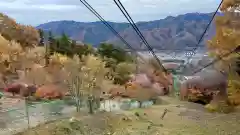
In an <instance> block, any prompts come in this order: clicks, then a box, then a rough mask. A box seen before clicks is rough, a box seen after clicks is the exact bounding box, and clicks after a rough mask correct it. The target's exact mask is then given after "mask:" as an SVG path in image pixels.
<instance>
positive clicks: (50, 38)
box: [48, 31, 57, 55]
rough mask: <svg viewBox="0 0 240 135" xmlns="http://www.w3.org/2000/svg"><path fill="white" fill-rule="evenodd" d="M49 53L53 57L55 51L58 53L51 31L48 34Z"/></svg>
mask: <svg viewBox="0 0 240 135" xmlns="http://www.w3.org/2000/svg"><path fill="white" fill-rule="evenodd" d="M48 51H49V54H50V55H53V53H54V52H55V51H57V50H56V45H55V39H54V37H53V35H52V32H51V31H49V33H48Z"/></svg>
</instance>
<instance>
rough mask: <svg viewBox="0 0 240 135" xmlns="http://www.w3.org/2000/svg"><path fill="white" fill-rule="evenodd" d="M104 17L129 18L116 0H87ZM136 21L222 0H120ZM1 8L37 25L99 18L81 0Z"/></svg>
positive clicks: (3, 3) (0, 3)
mask: <svg viewBox="0 0 240 135" xmlns="http://www.w3.org/2000/svg"><path fill="white" fill-rule="evenodd" d="M87 2H89V4H90V5H92V7H93V8H94V9H96V11H98V12H99V14H101V15H102V17H103V18H105V19H106V20H109V21H115V22H126V19H125V18H124V16H123V15H122V14H121V12H120V10H119V9H118V8H117V6H116V5H115V4H114V2H113V0H87ZM121 2H122V3H123V5H124V6H125V8H126V9H127V10H128V12H129V14H130V15H131V16H132V18H133V19H134V20H135V21H147V20H158V19H161V18H164V17H166V16H169V15H173V16H175V15H179V14H184V13H189V12H214V11H215V10H216V8H217V6H218V4H219V3H220V0H121ZM0 12H3V13H5V14H7V15H9V16H11V17H13V18H15V19H16V20H17V21H18V22H20V23H24V24H31V25H38V24H41V23H45V22H49V21H56V20H75V21H82V22H89V21H98V20H97V18H96V17H95V16H94V15H93V14H92V13H91V12H90V11H88V10H87V9H86V8H85V7H84V6H83V5H82V4H81V2H80V1H79V0H0Z"/></svg>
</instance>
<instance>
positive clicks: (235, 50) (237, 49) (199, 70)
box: [193, 46, 240, 75]
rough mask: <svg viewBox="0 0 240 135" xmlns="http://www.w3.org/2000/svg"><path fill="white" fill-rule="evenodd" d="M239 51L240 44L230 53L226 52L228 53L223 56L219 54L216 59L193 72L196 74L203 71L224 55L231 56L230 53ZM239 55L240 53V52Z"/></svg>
mask: <svg viewBox="0 0 240 135" xmlns="http://www.w3.org/2000/svg"><path fill="white" fill-rule="evenodd" d="M239 51H240V46H238V47H237V48H235V49H234V50H232V51H230V52H229V53H226V54H224V55H222V56H219V57H218V58H216V59H215V60H213V61H212V62H210V63H209V64H207V65H205V66H204V67H203V68H201V69H198V70H196V71H194V72H193V75H194V74H196V73H198V72H201V71H202V70H203V69H205V68H207V67H209V66H211V65H212V64H214V63H216V62H218V61H220V60H222V59H223V58H224V57H227V56H229V55H230V54H232V53H237V54H239ZM239 55H240V54H239Z"/></svg>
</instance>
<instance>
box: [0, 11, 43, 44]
mask: <svg viewBox="0 0 240 135" xmlns="http://www.w3.org/2000/svg"><path fill="white" fill-rule="evenodd" d="M0 33H1V34H2V36H3V37H4V38H5V39H7V40H9V41H11V40H14V41H16V42H18V43H20V44H21V46H23V47H33V46H36V45H38V44H39V40H40V38H39V33H38V31H37V30H36V29H35V28H34V27H32V26H25V25H21V24H18V23H16V21H15V20H14V19H12V18H9V17H8V16H6V15H4V14H2V13H0Z"/></svg>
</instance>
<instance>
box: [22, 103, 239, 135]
mask: <svg viewBox="0 0 240 135" xmlns="http://www.w3.org/2000/svg"><path fill="white" fill-rule="evenodd" d="M169 103H170V104H168V105H158V106H153V107H151V108H145V109H136V110H132V111H126V112H124V113H123V114H113V113H107V112H102V113H99V114H95V115H92V116H78V117H77V118H78V120H79V121H75V122H73V123H71V122H70V121H69V120H61V121H56V122H53V123H49V124H45V125H40V126H39V127H37V128H34V129H32V130H29V131H27V132H25V133H22V134H18V135H41V134H44V135H91V134H93V135H107V134H109V135H237V134H239V133H240V129H239V128H238V127H239V126H240V121H238V120H239V118H240V114H239V113H238V112H234V113H231V114H213V113H207V112H205V111H204V109H203V108H204V107H203V106H200V105H194V104H190V103H181V104H176V103H175V101H170V102H169ZM165 109H167V110H168V112H167V113H166V115H165V117H164V118H163V119H161V116H162V113H163V112H164V110H165ZM46 129H47V130H46ZM76 129H77V130H76ZM56 130H58V131H56ZM36 132H37V133H38V134H36ZM56 132H58V134H56Z"/></svg>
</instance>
